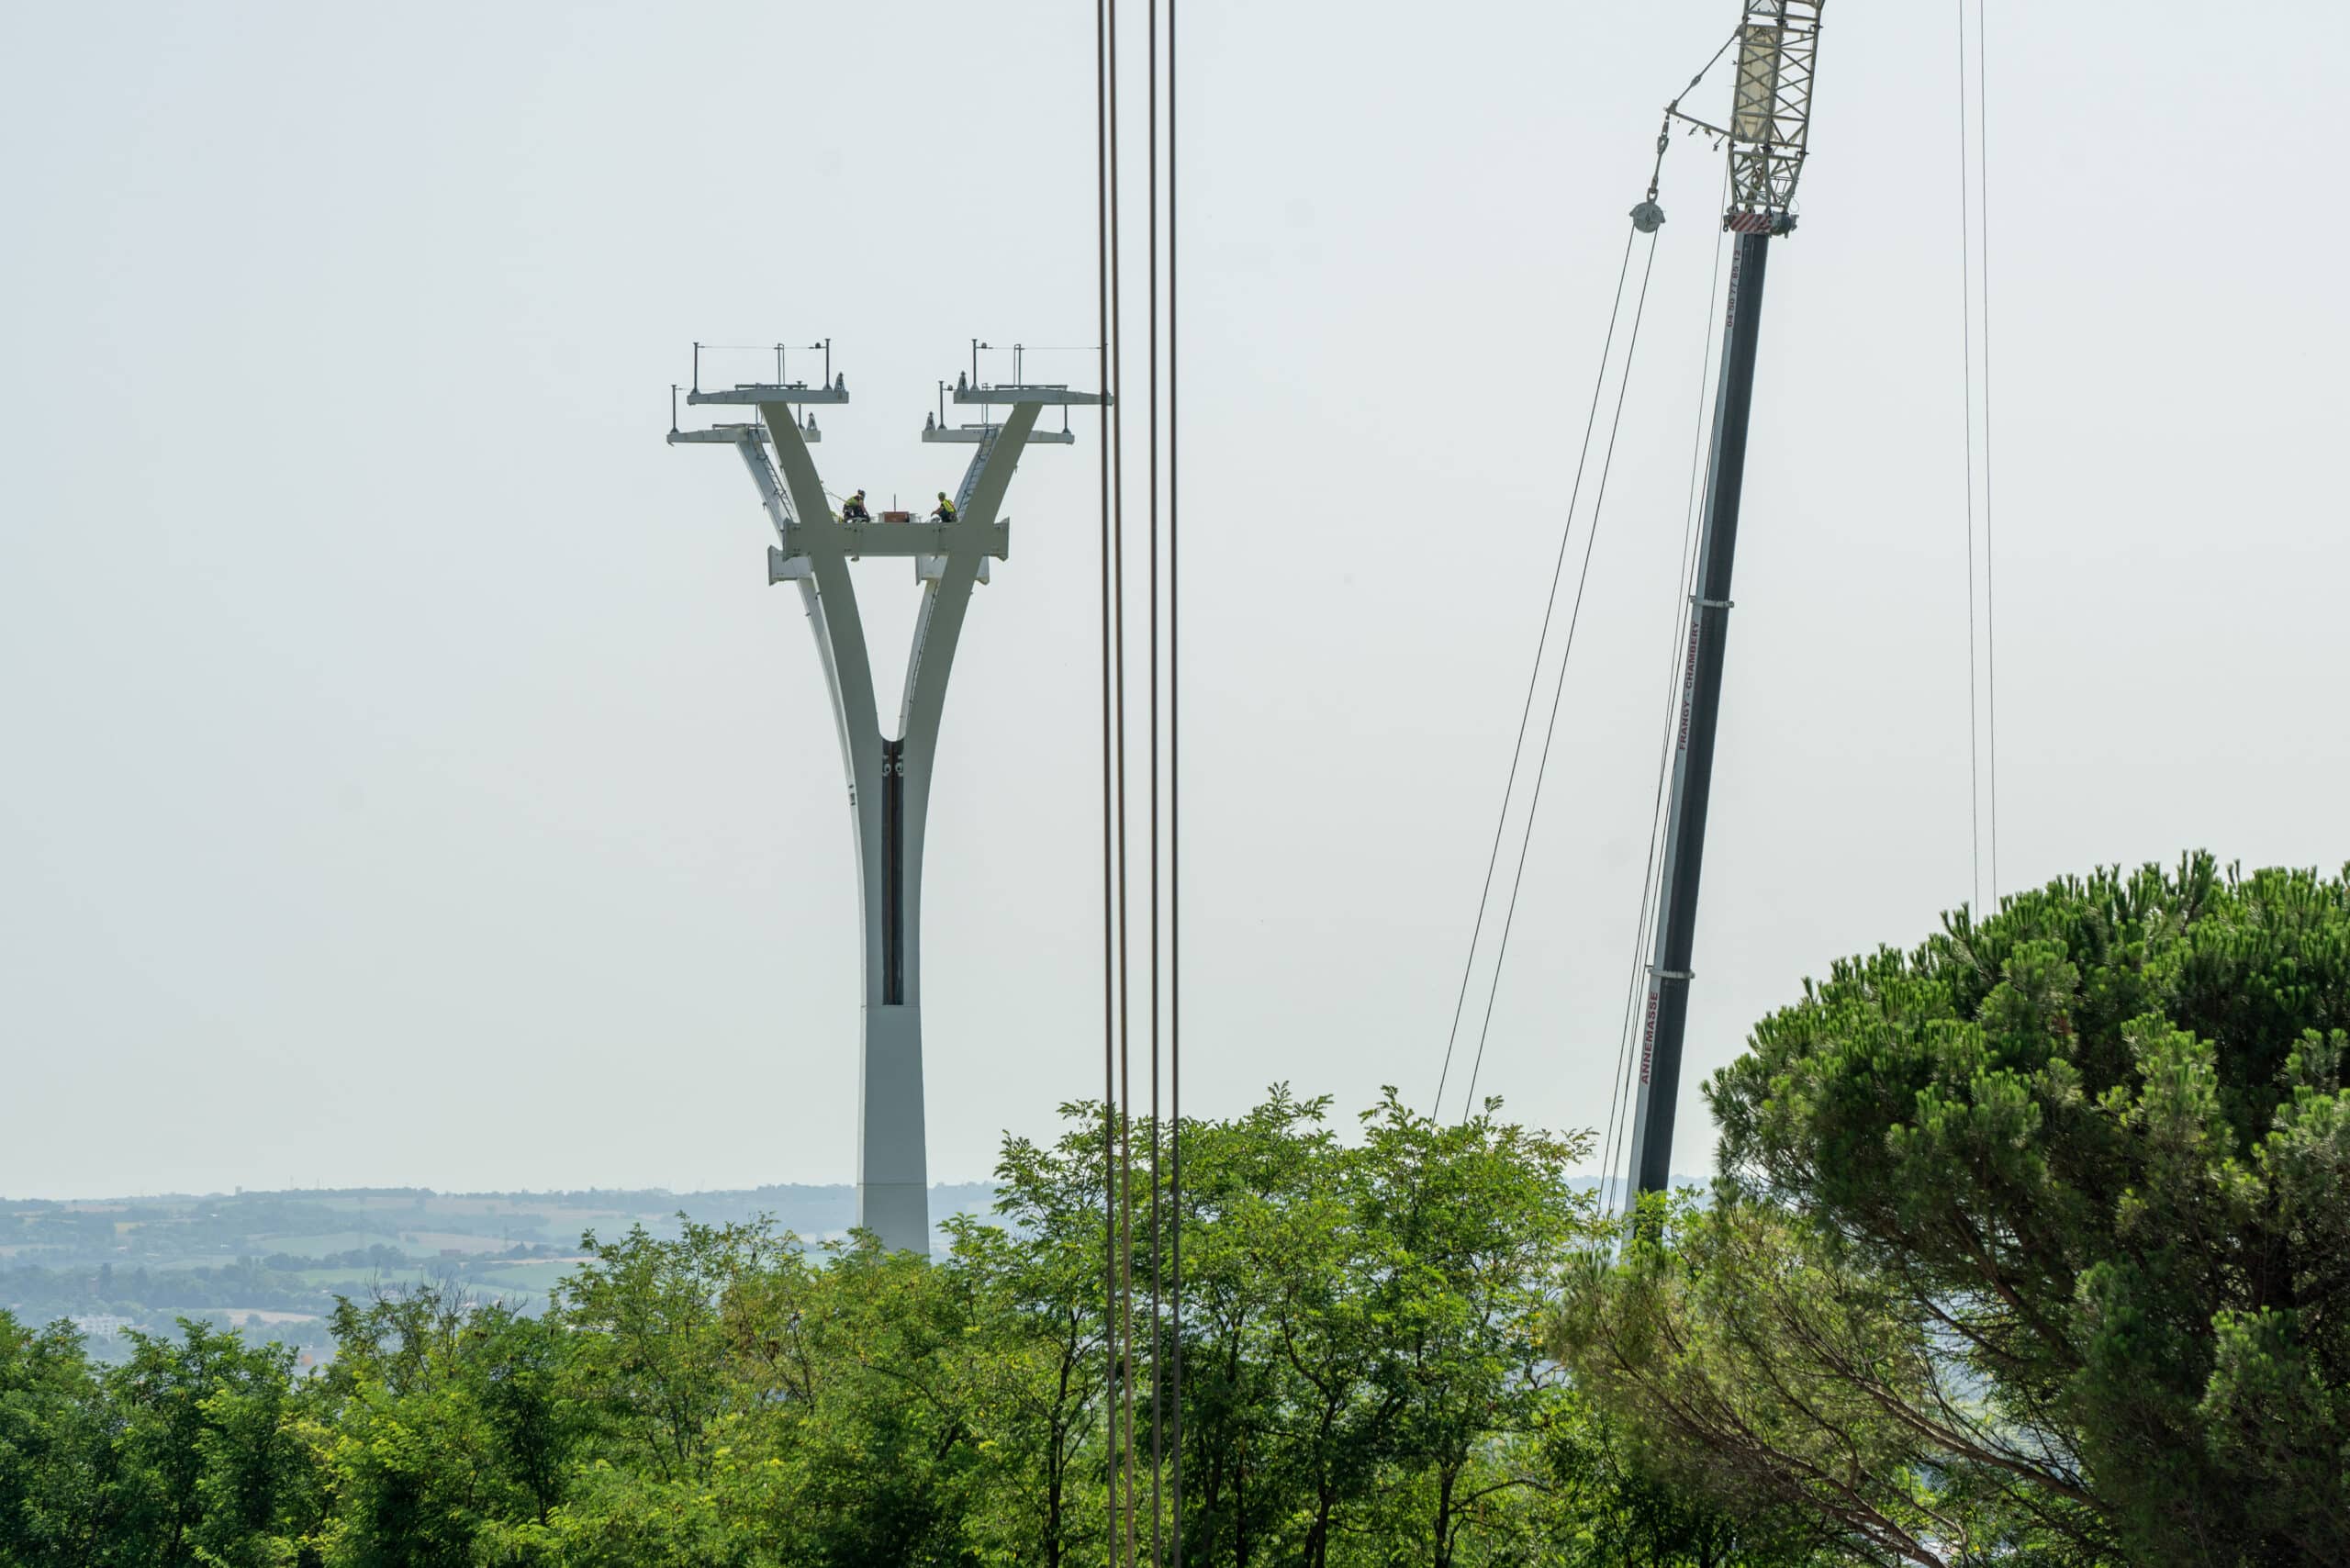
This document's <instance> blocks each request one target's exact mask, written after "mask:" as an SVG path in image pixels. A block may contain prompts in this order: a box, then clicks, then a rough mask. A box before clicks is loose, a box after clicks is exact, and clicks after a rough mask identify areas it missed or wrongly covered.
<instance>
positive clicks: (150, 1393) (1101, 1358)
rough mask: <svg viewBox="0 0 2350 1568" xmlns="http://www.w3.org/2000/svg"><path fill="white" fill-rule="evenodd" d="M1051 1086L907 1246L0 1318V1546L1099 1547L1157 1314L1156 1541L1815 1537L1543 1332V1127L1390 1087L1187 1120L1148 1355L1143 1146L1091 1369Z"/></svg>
mask: <svg viewBox="0 0 2350 1568" xmlns="http://www.w3.org/2000/svg"><path fill="white" fill-rule="evenodd" d="M1069 1114H1070V1127H1069V1134H1068V1136H1067V1137H1065V1138H1064V1139H1062V1140H1061V1141H1060V1142H1058V1143H1057V1144H1056V1145H1052V1146H1049V1147H1038V1146H1034V1145H1030V1144H1026V1143H1022V1142H1016V1141H1015V1142H1013V1143H1012V1144H1010V1145H1008V1146H1007V1148H1006V1151H1005V1156H1004V1159H1003V1164H1002V1170H1001V1178H1002V1186H1003V1192H1002V1200H1001V1205H1000V1213H999V1214H998V1215H996V1216H995V1217H994V1218H993V1219H991V1220H984V1221H983V1220H980V1219H976V1218H970V1217H964V1218H959V1219H957V1220H954V1221H952V1222H950V1228H951V1231H952V1234H953V1238H954V1245H953V1249H952V1251H951V1253H949V1254H948V1255H946V1257H944V1258H943V1259H942V1260H938V1261H936V1262H931V1261H927V1260H920V1259H917V1258H915V1257H913V1256H912V1255H907V1254H899V1255H895V1256H886V1255H883V1254H881V1253H880V1252H878V1250H876V1249H870V1248H865V1247H843V1246H834V1247H827V1248H819V1249H805V1248H802V1247H800V1246H799V1245H797V1244H796V1243H794V1242H793V1241H791V1240H790V1239H789V1238H785V1237H780V1236H778V1235H777V1234H775V1233H773V1232H772V1231H770V1230H769V1229H767V1227H766V1226H761V1225H728V1226H702V1225H698V1224H688V1225H687V1226H684V1228H683V1233H682V1235H681V1236H679V1237H678V1238H675V1239H664V1238H655V1237H652V1236H650V1235H647V1234H646V1233H644V1232H643V1231H642V1230H641V1229H640V1230H636V1231H633V1232H632V1233H631V1234H630V1235H628V1236H626V1237H623V1238H619V1239H616V1240H611V1241H607V1242H602V1243H599V1244H598V1245H597V1246H596V1247H595V1249H594V1251H593V1255H592V1259H591V1260H590V1261H588V1263H586V1264H584V1265H583V1266H582V1267H581V1268H580V1269H579V1270H578V1271H577V1272H576V1274H575V1275H573V1276H572V1277H571V1278H570V1279H569V1280H567V1281H566V1282H565V1283H564V1284H563V1285H562V1286H561V1287H560V1289H559V1290H558V1291H557V1292H556V1293H555V1295H554V1300H553V1302H552V1303H551V1304H550V1306H549V1309H548V1310H547V1311H546V1312H545V1313H544V1314H543V1316H539V1317H536V1318H530V1317H522V1316H517V1315H515V1314H513V1313H512V1312H510V1311H509V1310H507V1309H506V1308H504V1307H501V1306H495V1305H493V1306H487V1307H476V1306H470V1305H468V1304H467V1303H466V1302H464V1300H462V1299H460V1298H459V1297H457V1296H454V1295H453V1294H448V1293H447V1292H436V1291H430V1290H428V1291H423V1292H419V1293H415V1294H405V1295H399V1296H393V1297H386V1298H384V1299H378V1300H372V1301H368V1302H365V1303H353V1302H345V1303H344V1304H342V1305H341V1306H340V1308H339V1309H338V1311H337V1312H336V1314H335V1317H334V1325H333V1326H334V1332H335V1338H336V1345H337V1353H336V1355H335V1357H334V1359H333V1361H331V1363H330V1365H329V1366H328V1367H327V1368H326V1369H325V1370H323V1371H322V1372H319V1373H318V1374H316V1375H313V1376H308V1377H295V1376H293V1375H290V1374H291V1371H292V1369H291V1366H290V1361H289V1356H288V1353H287V1352H285V1351H284V1350H279V1349H276V1348H274V1347H256V1346H252V1345H250V1344H247V1343H246V1342H244V1341H243V1340H242V1339H241V1338H237V1337H234V1336H227V1335H221V1334H218V1333H214V1332H211V1331H208V1330H207V1329H205V1328H203V1327H200V1326H197V1327H190V1328H189V1329H188V1330H187V1331H186V1333H185V1335H184V1336H181V1337H176V1338H150V1337H136V1338H135V1339H134V1354H133V1355H132V1357H131V1359H130V1361H129V1362H128V1363H127V1364H126V1365H123V1366H120V1367H116V1368H106V1369H101V1368H98V1367H95V1366H94V1365H93V1364H92V1363H91V1361H89V1360H88V1358H87V1355H86V1353H85V1350H84V1347H83V1346H82V1345H81V1344H80V1343H79V1342H78V1340H77V1338H76V1337H75V1336H74V1335H73V1334H72V1333H71V1332H70V1331H68V1330H65V1329H62V1328H50V1329H31V1328H28V1327H20V1326H17V1325H15V1324H13V1323H6V1322H5V1321H0V1562H10V1563H39V1564H43V1565H48V1564H85V1563H86V1564H113V1563H129V1562H139V1563H162V1564H179V1563H196V1562H204V1563H231V1564H248V1563H251V1564H259V1563H263V1562H276V1563H304V1562H308V1563H317V1564H320V1565H321V1568H324V1565H329V1564H336V1565H354V1568H355V1565H358V1564H375V1563H383V1564H390V1563H403V1564H439V1563H449V1564H457V1563H467V1564H471V1563H501V1562H503V1563H545V1564H553V1563H565V1564H610V1565H612V1568H621V1565H626V1568H654V1565H658V1564H677V1565H681V1568H682V1565H684V1564H696V1565H699V1564H708V1563H740V1564H768V1563H775V1564H781V1563H794V1564H799V1563H827V1564H832V1563H837V1564H866V1563H871V1564H876V1565H878V1564H884V1563H887V1564H890V1565H891V1568H900V1565H903V1564H922V1563H957V1564H960V1563H972V1564H976V1563H979V1562H1036V1563H1046V1564H1062V1563H1096V1562H1106V1561H1107V1541H1108V1539H1109V1531H1110V1530H1111V1529H1112V1518H1111V1516H1110V1514H1109V1512H1108V1499H1109V1485H1110V1479H1111V1473H1112V1471H1113V1469H1115V1470H1117V1471H1118V1472H1119V1473H1120V1474H1122V1475H1123V1474H1125V1473H1127V1472H1128V1471H1129V1469H1131V1471H1132V1473H1133V1474H1134V1475H1135V1476H1136V1486H1137V1487H1138V1488H1139V1494H1138V1495H1141V1496H1143V1497H1146V1498H1147V1496H1148V1495H1149V1492H1150V1488H1151V1484H1152V1478H1151V1468H1152V1466H1151V1459H1150V1455H1151V1452H1152V1445H1151V1443H1150V1441H1149V1436H1150V1434H1149V1431H1148V1426H1147V1415H1146V1416H1145V1417H1143V1424H1142V1428H1141V1429H1140V1430H1139V1431H1138V1432H1136V1434H1135V1436H1136V1439H1137V1440H1136V1442H1135V1444H1134V1445H1133V1446H1132V1447H1131V1448H1129V1447H1127V1446H1125V1438H1124V1436H1123V1435H1122V1436H1121V1439H1120V1442H1119V1444H1118V1446H1115V1447H1113V1444H1112V1441H1111V1436H1110V1424H1109V1419H1108V1417H1109V1414H1110V1412H1111V1410H1112V1408H1113V1406H1115V1407H1116V1408H1118V1409H1119V1410H1123V1409H1124V1408H1125V1406H1126V1404H1127V1402H1128V1400H1129V1399H1131V1400H1132V1402H1133V1404H1134V1406H1136V1408H1137V1409H1139V1410H1141V1411H1143V1412H1146V1413H1147V1411H1148V1410H1149V1409H1150V1407H1151V1406H1152V1404H1153V1402H1154V1400H1157V1401H1158V1403H1159V1405H1160V1406H1161V1407H1162V1408H1163V1409H1167V1410H1169V1411H1171V1410H1172V1409H1173V1408H1174V1406H1175V1391H1174V1389H1173V1386H1172V1383H1171V1374H1172V1370H1173V1365H1174V1350H1175V1349H1176V1343H1177V1341H1178V1340H1180V1341H1181V1350H1182V1358H1183V1376H1184V1382H1183V1388H1182V1394H1181V1410H1182V1421H1181V1446H1182V1451H1183V1454H1184V1460H1185V1465H1184V1491H1183V1496H1182V1504H1181V1513H1182V1528H1183V1531H1184V1540H1185V1548H1184V1550H1185V1553H1186V1555H1187V1557H1188V1558H1189V1559H1190V1560H1191V1561H1193V1562H1201V1563H1211V1562H1221V1563H1231V1564H1234V1565H1235V1568H1243V1565H1248V1564H1256V1563H1263V1564H1273V1563H1283V1564H1286V1563H1306V1564H1312V1565H1314V1568H1329V1565H1333V1564H1355V1563H1361V1564H1370V1563H1372V1562H1378V1563H1382V1564H1384V1563H1390V1562H1432V1563H1437V1564H1442V1565H1450V1564H1454V1563H1462V1564H1467V1563H1480V1564H1482V1563H1488V1562H1504V1561H1509V1562H1529V1561H1536V1560H1539V1561H1542V1562H1555V1563H1561V1564H1581V1563H1590V1564H1594V1565H1596V1564H1600V1563H1610V1564H1614V1563H1622V1562H1640V1563H1656V1564H1726V1563H1729V1562H1746V1563H1753V1564H1772V1563H1797V1562H1810V1561H1813V1560H1815V1559H1814V1554H1813V1552H1812V1551H1811V1550H1810V1546H1809V1542H1810V1540H1812V1539H1814V1538H1813V1537H1812V1536H1810V1535H1807V1533H1806V1532H1805V1529H1803V1528H1802V1527H1801V1525H1800V1521H1799V1520H1798V1519H1797V1518H1796V1517H1795V1516H1794V1515H1793V1514H1791V1513H1786V1512H1785V1511H1774V1510H1769V1509H1764V1510H1759V1511H1758V1510H1751V1509H1750V1510H1746V1511H1744V1512H1743V1513H1742V1514H1740V1515H1736V1516H1734V1515H1733V1514H1731V1513H1730V1512H1728V1511H1724V1510H1719V1509H1715V1508H1711V1507H1708V1506H1705V1505H1703V1504H1701V1503H1699V1502H1698V1501H1697V1500H1696V1499H1695V1495H1693V1494H1691V1493H1689V1492H1687V1491H1685V1490H1682V1489H1677V1488H1675V1487H1673V1486H1670V1485H1667V1484H1662V1483H1661V1482H1660V1481H1658V1480H1657V1479H1656V1478H1655V1476H1654V1475H1653V1474H1652V1473H1651V1470H1650V1469H1649V1468H1647V1467H1646V1466H1645V1465H1644V1462H1643V1461H1642V1459H1641V1456H1640V1455H1639V1452H1638V1451H1637V1450H1635V1449H1634V1448H1633V1447H1631V1446H1629V1445H1628V1444H1627V1443H1626V1442H1625V1441H1624V1440H1623V1439H1622V1438H1621V1437H1620V1435H1619V1434H1618V1433H1617V1431H1616V1430H1615V1429H1614V1428H1611V1427H1610V1426H1609V1424H1608V1423H1607V1422H1606V1421H1605V1420H1603V1419H1601V1418H1600V1417H1597V1416H1596V1415H1595V1413H1594V1412H1593V1410H1592V1409H1591V1408H1590V1407H1589V1406H1587V1405H1586V1404H1585V1403H1584V1402H1583V1400H1582V1399H1580V1398H1579V1397H1578V1396H1577V1394H1575V1393H1574V1391H1573V1390H1572V1389H1571V1388H1570V1387H1569V1386H1567V1384H1566V1383H1565V1382H1564V1380H1563V1378H1562V1377H1561V1373H1560V1372H1559V1369H1558V1367H1557V1366H1556V1365H1555V1364H1554V1363H1553V1362H1552V1361H1550V1358H1549V1356H1548V1354H1547V1353H1546V1351H1545V1350H1544V1346H1543V1337H1544V1331H1545V1323H1546V1317H1547V1314H1548V1312H1549V1310H1550V1303H1551V1301H1552V1299H1553V1297H1554V1296H1555V1294H1556V1289H1557V1286H1558V1283H1559V1282H1560V1279H1561V1272H1562V1271H1564V1270H1566V1269H1568V1268H1570V1267H1571V1266H1572V1260H1574V1259H1575V1258H1576V1257H1577V1256H1578V1255H1579V1254H1580V1253H1581V1252H1582V1251H1583V1249H1585V1248H1586V1247H1587V1246H1588V1245H1590V1244H1591V1242H1592V1241H1593V1240H1594V1238H1595V1225H1596V1223H1597V1220H1596V1216H1595V1213H1594V1211H1593V1209H1592V1206H1591V1200H1590V1199H1589V1198H1588V1197H1587V1196H1584V1195H1579V1194H1578V1193H1575V1192H1574V1191H1573V1190H1572V1188H1571V1187H1570V1185H1569V1183H1568V1181H1567V1177H1566V1170H1567V1168H1568V1166H1569V1165H1570V1164H1571V1163H1572V1161H1573V1160H1574V1159H1578V1158H1580V1157H1581V1156H1582V1154H1583V1145H1582V1144H1581V1143H1580V1142H1577V1141H1571V1140H1559V1139H1553V1138H1549V1137H1542V1136H1540V1135H1538V1134H1535V1133H1532V1132H1529V1131H1527V1130H1526V1129H1523V1128H1521V1127H1517V1126H1510V1125H1507V1124H1505V1123H1502V1122H1500V1121H1498V1120H1496V1119H1494V1118H1493V1117H1490V1116H1487V1117H1481V1118H1479V1119H1477V1120H1475V1121H1472V1122H1471V1123H1470V1124H1469V1125H1467V1126H1437V1125H1435V1124H1432V1123H1430V1122H1429V1121H1427V1119H1425V1118H1421V1117H1417V1116H1415V1115H1413V1114H1410V1113H1408V1112H1406V1111H1405V1110H1404V1108H1403V1107H1402V1106H1400V1105H1399V1104H1397V1103H1394V1102H1393V1100H1392V1099H1391V1100H1390V1101H1389V1102H1388V1103H1384V1104H1382V1106H1380V1107H1379V1108H1378V1109H1377V1110H1376V1111H1375V1112H1374V1113H1372V1114H1370V1115H1369V1116H1368V1117H1366V1118H1365V1120H1364V1122H1363V1125H1362V1126H1361V1128H1360V1134H1359V1136H1356V1137H1348V1138H1343V1139H1342V1138H1341V1137H1338V1136H1337V1130H1336V1129H1334V1128H1333V1127H1332V1126H1329V1124H1328V1121H1327V1118H1326V1106H1325V1104H1324V1103H1322V1102H1319V1101H1299V1100H1296V1099H1293V1098H1292V1097H1290V1096H1289V1095H1287V1094H1285V1093H1277V1094H1276V1095H1275V1096H1274V1097H1273V1098H1272V1099H1271V1100H1270V1101H1269V1102H1268V1103H1266V1104H1264V1105H1263V1106H1261V1107H1259V1109H1258V1110H1256V1111H1255V1112H1253V1113H1251V1114H1248V1115H1247V1116H1244V1117H1241V1118H1238V1119H1237V1120H1234V1121H1231V1122H1225V1123H1205V1122H1203V1123H1199V1124H1194V1125H1188V1126H1186V1128H1185V1134H1184V1167H1185V1187H1186V1193H1185V1204H1184V1214H1183V1219H1182V1226H1181V1235H1182V1239H1183V1247H1184V1260H1183V1273H1184V1282H1185V1296H1184V1302H1183V1310H1182V1313H1181V1316H1180V1317H1179V1316H1176V1315H1175V1314H1174V1312H1173V1311H1172V1304H1171V1302H1170V1301H1168V1300H1167V1299H1166V1294H1165V1293H1164V1292H1162V1294H1161V1306H1162V1310H1161V1312H1160V1314H1159V1316H1158V1325H1159V1334H1160V1337H1161V1345H1162V1351H1163V1353H1162V1354H1161V1355H1160V1356H1159V1357H1158V1371H1157V1372H1156V1374H1154V1372H1153V1371H1152V1369H1151V1367H1150V1365H1149V1361H1150V1358H1149V1357H1148V1355H1147V1346H1148V1343H1149V1341H1150V1338H1151V1313H1150V1309H1149V1305H1148V1304H1149V1299H1150V1291H1151V1284H1150V1282H1151V1281H1152V1279H1153V1278H1154V1277H1157V1278H1159V1279H1161V1280H1165V1279H1166V1276H1165V1275H1163V1274H1161V1273H1160V1272H1159V1271H1160V1269H1161V1268H1162V1266H1163V1265H1164V1263H1165V1262H1166V1261H1167V1260H1168V1257H1169V1253H1170V1252H1171V1249H1172V1244H1173V1241H1174V1238H1175V1234H1176V1227H1175V1225H1174V1222H1173V1218H1172V1214H1171V1211H1170V1210H1168V1209H1166V1208H1164V1207H1162V1209H1161V1211H1160V1212H1161V1220H1162V1224H1161V1225H1160V1226H1159V1227H1158V1233H1157V1236H1156V1238H1154V1236H1153V1233H1152V1227H1151V1226H1150V1225H1149V1223H1148V1215H1149V1212H1150V1206H1151V1205H1150V1197H1151V1194H1150V1193H1149V1192H1148V1191H1147V1188H1145V1187H1143V1186H1140V1185H1138V1186H1137V1187H1136V1190H1135V1191H1134V1192H1133V1193H1132V1202H1133V1204H1134V1208H1133V1211H1132V1213H1133V1215H1134V1216H1135V1217H1134V1220H1133V1224H1132V1226H1131V1239H1132V1247H1131V1249H1129V1250H1127V1251H1125V1252H1124V1253H1120V1254H1117V1255H1116V1260H1117V1262H1118V1265H1119V1267H1120V1269H1121V1270H1122V1271H1125V1272H1126V1273H1128V1274H1130V1275H1131V1277H1132V1278H1133V1279H1134V1280H1135V1281H1136V1305H1135V1309H1134V1311H1135V1322H1136V1332H1137V1335H1138V1338H1140V1340H1141V1342H1142V1344H1143V1345H1144V1347H1145V1353H1143V1354H1140V1355H1139V1356H1138V1357H1137V1358H1136V1372H1135V1374H1134V1376H1133V1378H1132V1379H1129V1378H1128V1377H1127V1376H1126V1375H1125V1372H1123V1370H1122V1367H1121V1365H1120V1364H1119V1362H1118V1361H1117V1359H1116V1358H1113V1356H1112V1354H1111V1353H1110V1341H1109V1339H1108V1338H1107V1337H1106V1335H1105V1322H1106V1320H1107V1305H1108V1304H1107V1299H1106V1295H1105V1271H1106V1270H1107V1268H1108V1265H1110V1263H1111V1262H1112V1260H1113V1251H1112V1249H1111V1248H1110V1246H1109V1237H1110V1236H1111V1235H1112V1234H1118V1235H1122V1236H1123V1235H1125V1234H1127V1228H1128V1227H1127V1226H1125V1225H1124V1224H1123V1223H1122V1225H1121V1226H1120V1227H1119V1228H1118V1229H1117V1230H1116V1231H1115V1232H1113V1231H1111V1230H1109V1229H1105V1223H1104V1217H1103V1210H1104V1182H1105V1163H1104V1160H1103V1156H1102V1148H1103V1138H1102V1128H1101V1126H1100V1123H1099V1120H1098V1113H1096V1112H1093V1111H1090V1110H1087V1109H1084V1108H1080V1107H1071V1108H1070V1112H1069ZM1136 1137H1138V1138H1139V1139H1140V1140H1141V1141H1142V1142H1144V1143H1145V1144H1147V1140H1148V1138H1149V1137H1150V1129H1148V1128H1147V1127H1146V1128H1142V1129H1138V1131H1137V1133H1136ZM1144 1180H1145V1178H1144V1177H1143V1176H1142V1175H1141V1174H1140V1173H1137V1177H1136V1181H1137V1182H1138V1183H1140V1182H1143V1181H1144ZM1164 1195H1165V1194H1164V1193H1162V1194H1161V1196H1162V1198H1163V1197H1164ZM1154 1239H1155V1240H1156V1243H1157V1244H1156V1245H1154ZM1122 1434H1123V1428H1122ZM1167 1440H1168V1441H1169V1443H1171V1442H1172V1441H1173V1440H1174V1427H1173V1424H1172V1423H1170V1424H1169V1428H1168V1430H1167ZM1171 1481H1172V1473H1171V1468H1170V1469H1169V1470H1166V1471H1163V1472H1162V1473H1161V1477H1160V1483H1159V1484H1160V1489H1161V1495H1162V1496H1163V1497H1164V1498H1165V1499H1166V1502H1167V1505H1168V1507H1169V1515H1168V1519H1169V1529H1171V1528H1172V1518H1173V1516H1172V1508H1173V1499H1172V1495H1171ZM1138 1528H1142V1529H1147V1515H1146V1517H1145V1518H1144V1519H1143V1521H1142V1523H1141V1525H1140V1526H1139V1527H1138Z"/></svg>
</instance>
